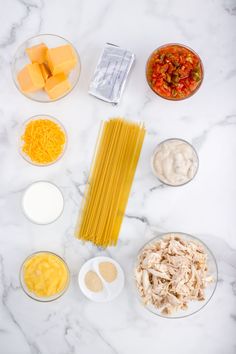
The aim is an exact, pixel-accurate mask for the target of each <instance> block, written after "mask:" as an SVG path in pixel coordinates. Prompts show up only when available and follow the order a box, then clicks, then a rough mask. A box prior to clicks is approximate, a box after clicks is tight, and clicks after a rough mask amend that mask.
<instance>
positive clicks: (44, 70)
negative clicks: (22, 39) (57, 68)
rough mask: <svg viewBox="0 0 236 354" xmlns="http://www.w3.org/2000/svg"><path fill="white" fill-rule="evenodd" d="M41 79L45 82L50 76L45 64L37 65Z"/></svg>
mask: <svg viewBox="0 0 236 354" xmlns="http://www.w3.org/2000/svg"><path fill="white" fill-rule="evenodd" d="M39 66H40V69H41V72H42V75H43V78H44V80H45V81H47V79H48V78H49V77H50V76H51V72H50V70H49V68H48V66H47V65H46V64H44V63H43V64H39Z"/></svg>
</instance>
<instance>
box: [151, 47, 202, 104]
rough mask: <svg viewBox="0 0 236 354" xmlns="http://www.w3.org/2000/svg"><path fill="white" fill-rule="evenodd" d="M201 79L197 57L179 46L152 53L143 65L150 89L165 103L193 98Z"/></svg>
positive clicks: (199, 63) (198, 58)
mask: <svg viewBox="0 0 236 354" xmlns="http://www.w3.org/2000/svg"><path fill="white" fill-rule="evenodd" d="M203 75H204V73H203V64H202V61H201V59H200V57H199V56H198V54H197V53H195V52H194V51H193V50H192V49H190V48H188V47H186V46H184V45H181V44H166V45H163V46H161V47H159V48H157V49H155V50H154V51H153V52H152V54H151V55H150V57H149V58H148V61H147V64H146V78H147V82H148V84H149V86H150V88H151V89H152V90H153V91H154V92H155V93H156V94H157V95H158V96H160V97H163V98H165V99H168V100H174V101H177V100H183V99H185V98H188V97H190V96H192V95H193V94H194V93H195V92H197V90H198V89H199V87H200V86H201V83H202V81H203Z"/></svg>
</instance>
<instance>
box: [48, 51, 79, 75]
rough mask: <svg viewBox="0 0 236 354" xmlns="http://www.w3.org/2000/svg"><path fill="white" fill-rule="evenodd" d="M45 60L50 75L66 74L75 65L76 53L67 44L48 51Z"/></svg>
mask: <svg viewBox="0 0 236 354" xmlns="http://www.w3.org/2000/svg"><path fill="white" fill-rule="evenodd" d="M46 60H47V63H48V66H49V68H50V70H51V73H52V75H56V74H59V73H68V72H70V70H71V69H73V68H74V67H75V66H76V64H77V56H76V53H75V51H74V49H73V48H72V46H71V45H68V44H67V45H62V46H60V47H56V48H50V49H48V50H47V54H46Z"/></svg>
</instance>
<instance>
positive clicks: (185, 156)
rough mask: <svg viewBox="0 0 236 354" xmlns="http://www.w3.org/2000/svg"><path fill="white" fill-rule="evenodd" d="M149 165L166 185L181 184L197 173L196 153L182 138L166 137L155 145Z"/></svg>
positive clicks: (197, 160)
mask: <svg viewBox="0 0 236 354" xmlns="http://www.w3.org/2000/svg"><path fill="white" fill-rule="evenodd" d="M151 167H152V171H153V173H154V174H155V176H156V177H157V178H158V179H159V180H160V182H162V183H164V184H166V185H168V186H173V187H175V186H183V185H184V184H186V183H188V182H190V181H191V180H192V179H193V178H194V177H195V176H196V174H197V171H198V167H199V159H198V154H197V152H196V150H195V148H194V147H193V146H192V145H191V144H190V143H188V142H187V141H185V140H183V139H177V138H172V139H167V140H164V141H162V142H161V143H160V144H158V145H157V147H156V149H155V151H154V153H153V155H152V159H151Z"/></svg>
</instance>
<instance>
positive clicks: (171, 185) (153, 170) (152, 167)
mask: <svg viewBox="0 0 236 354" xmlns="http://www.w3.org/2000/svg"><path fill="white" fill-rule="evenodd" d="M173 140H178V141H182V142H184V143H186V144H187V145H189V146H190V147H191V148H192V149H193V151H194V153H195V155H196V158H197V168H196V171H195V173H194V175H193V177H192V178H191V179H189V180H188V181H186V182H184V183H181V184H170V183H167V182H165V181H163V180H162V179H161V178H160V177H159V176H158V174H157V172H156V170H155V168H154V158H155V155H156V152H157V150H158V148H159V147H160V146H161V145H162V144H164V143H166V142H168V141H173ZM151 169H152V172H153V174H154V175H155V177H156V178H157V179H158V180H159V181H160V182H161V183H162V184H164V185H166V186H168V187H182V186H185V185H186V184H188V183H189V182H191V181H193V180H194V178H195V177H196V175H197V173H198V170H199V157H198V153H197V150H196V149H195V147H194V146H193V145H192V144H191V143H189V142H188V141H187V140H184V139H181V138H168V139H165V140H163V141H161V142H160V143H159V144H157V146H156V148H155V150H154V151H153V154H152V157H151Z"/></svg>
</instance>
